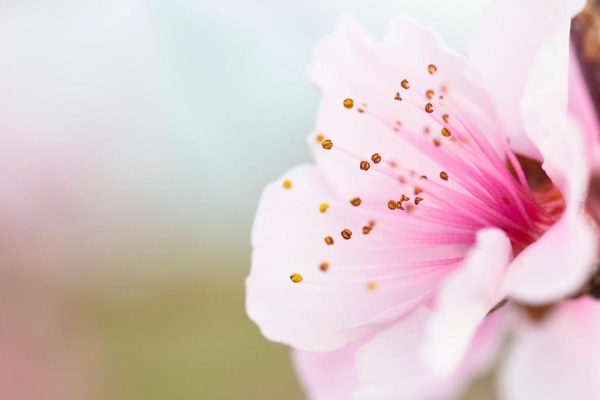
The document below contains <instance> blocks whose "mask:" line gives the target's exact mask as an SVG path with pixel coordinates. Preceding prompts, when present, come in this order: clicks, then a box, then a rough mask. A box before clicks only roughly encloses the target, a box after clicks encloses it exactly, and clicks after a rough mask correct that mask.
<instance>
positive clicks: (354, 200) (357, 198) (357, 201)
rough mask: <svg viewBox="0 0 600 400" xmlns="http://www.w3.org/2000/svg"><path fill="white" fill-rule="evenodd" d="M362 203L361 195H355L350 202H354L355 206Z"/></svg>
mask: <svg viewBox="0 0 600 400" xmlns="http://www.w3.org/2000/svg"><path fill="white" fill-rule="evenodd" d="M361 203H362V200H361V199H360V197H355V198H353V199H352V200H350V204H352V205H353V206H354V207H358V206H360V204H361Z"/></svg>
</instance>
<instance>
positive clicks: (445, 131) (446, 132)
mask: <svg viewBox="0 0 600 400" xmlns="http://www.w3.org/2000/svg"><path fill="white" fill-rule="evenodd" d="M442 136H443V137H450V136H452V133H451V132H450V131H449V130H448V129H446V128H442Z"/></svg>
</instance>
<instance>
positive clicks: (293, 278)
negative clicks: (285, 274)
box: [290, 272, 302, 283]
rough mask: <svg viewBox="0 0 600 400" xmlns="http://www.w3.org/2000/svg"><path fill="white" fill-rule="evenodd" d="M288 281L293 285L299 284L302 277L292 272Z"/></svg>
mask: <svg viewBox="0 0 600 400" xmlns="http://www.w3.org/2000/svg"><path fill="white" fill-rule="evenodd" d="M290 279H291V281H292V282H294V283H300V282H302V275H300V274H298V273H296V272H294V273H293V274H291V275H290Z"/></svg>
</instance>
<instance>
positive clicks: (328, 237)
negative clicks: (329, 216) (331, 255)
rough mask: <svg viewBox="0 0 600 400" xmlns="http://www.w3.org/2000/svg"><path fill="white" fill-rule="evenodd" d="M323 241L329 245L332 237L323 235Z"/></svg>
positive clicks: (331, 242)
mask: <svg viewBox="0 0 600 400" xmlns="http://www.w3.org/2000/svg"><path fill="white" fill-rule="evenodd" d="M325 243H327V245H328V246H331V245H332V244H333V238H332V237H331V236H325Z"/></svg>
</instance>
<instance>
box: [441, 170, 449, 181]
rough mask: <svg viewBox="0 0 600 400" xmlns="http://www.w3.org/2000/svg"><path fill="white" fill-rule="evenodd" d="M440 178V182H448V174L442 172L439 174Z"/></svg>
mask: <svg viewBox="0 0 600 400" xmlns="http://www.w3.org/2000/svg"><path fill="white" fill-rule="evenodd" d="M440 178H442V180H444V181H447V180H448V174H447V173H446V172H444V171H442V172H440Z"/></svg>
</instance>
